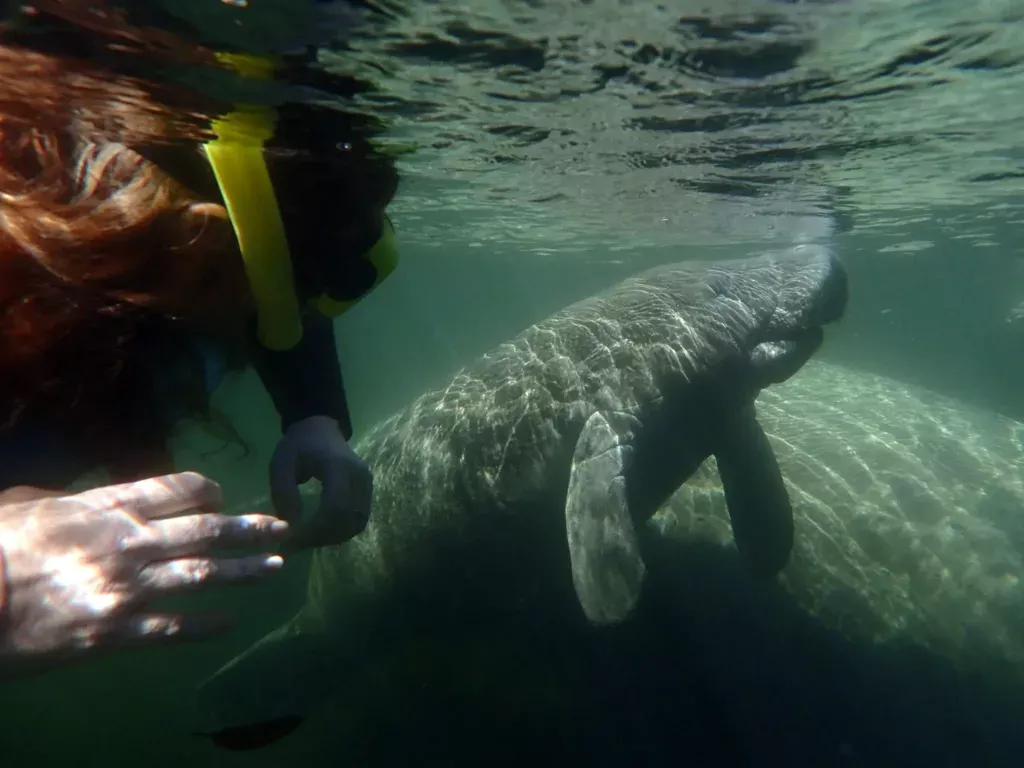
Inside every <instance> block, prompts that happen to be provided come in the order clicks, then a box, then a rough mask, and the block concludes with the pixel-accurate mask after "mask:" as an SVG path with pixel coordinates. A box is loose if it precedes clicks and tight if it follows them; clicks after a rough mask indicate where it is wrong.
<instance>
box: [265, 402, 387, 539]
mask: <svg viewBox="0 0 1024 768" xmlns="http://www.w3.org/2000/svg"><path fill="white" fill-rule="evenodd" d="M314 477H315V478H316V479H317V480H319V481H320V482H321V484H322V490H321V495H320V506H319V507H318V508H317V511H316V512H315V513H314V515H313V517H311V518H310V519H309V520H306V521H303V522H301V523H300V522H299V521H300V520H301V516H302V497H301V496H300V494H299V485H301V484H302V483H305V482H307V481H308V480H310V479H311V478H314ZM270 494H271V500H272V501H273V504H274V509H275V510H276V511H277V514H278V515H280V516H281V517H282V518H284V519H285V520H288V521H290V522H292V523H293V524H294V525H295V533H294V534H293V535H292V536H291V537H289V540H288V541H287V542H286V544H285V548H284V550H285V551H297V550H300V549H303V548H305V547H311V546H312V547H322V546H327V545H330V544H341V543H342V542H345V541H348V540H349V539H351V538H352V537H353V536H355V535H357V534H358V533H360V532H362V530H363V529H364V528H366V524H367V522H368V521H369V519H370V504H371V502H372V499H373V474H372V473H371V471H370V467H369V465H368V464H367V463H366V462H365V461H363V460H362V459H361V458H360V457H359V456H358V455H357V454H356V452H355V451H353V450H352V447H351V446H350V445H349V444H348V441H347V440H345V436H344V435H342V433H341V429H340V428H339V427H338V423H337V422H336V421H335V420H334V419H332V418H330V417H328V416H311V417H309V418H307V419H303V420H302V421H299V422H296V423H295V424H293V425H292V426H291V427H289V429H288V431H287V432H286V433H285V436H284V437H283V438H282V439H281V442H280V443H278V445H277V449H276V450H275V451H274V455H273V456H272V457H271V460H270Z"/></svg>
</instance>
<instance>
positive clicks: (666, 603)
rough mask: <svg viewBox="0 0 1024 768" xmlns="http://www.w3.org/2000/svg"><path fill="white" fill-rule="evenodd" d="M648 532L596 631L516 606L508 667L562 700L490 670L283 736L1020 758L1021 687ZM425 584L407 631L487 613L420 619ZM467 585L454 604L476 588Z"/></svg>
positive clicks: (518, 758)
mask: <svg viewBox="0 0 1024 768" xmlns="http://www.w3.org/2000/svg"><path fill="white" fill-rule="evenodd" d="M645 548H646V558H647V561H648V564H649V574H650V578H649V583H648V588H647V591H646V593H645V596H644V599H643V601H642V603H641V605H640V607H639V609H638V612H637V614H636V617H635V620H634V621H631V622H630V623H629V624H628V625H627V626H624V627H621V628H619V629H616V630H614V631H608V632H597V633H595V632H594V631H593V630H590V629H589V628H588V627H587V626H586V625H585V623H584V622H583V620H582V617H580V616H579V615H578V611H576V612H574V613H573V615H572V616H571V617H567V616H566V613H567V612H566V611H565V610H564V606H565V603H564V602H563V599H564V598H568V597H570V596H569V595H568V594H562V595H549V597H555V598H556V599H554V600H547V599H545V600H543V601H537V603H541V602H543V603H545V604H550V605H552V606H555V605H561V606H562V609H561V610H558V609H556V608H554V607H552V608H550V609H541V611H540V612H538V611H534V610H533V609H534V607H535V606H534V605H531V606H529V607H528V608H527V606H524V610H523V613H522V616H523V617H525V616H527V615H528V616H529V622H528V624H529V626H526V624H527V622H526V621H525V619H524V621H523V622H522V623H521V624H519V625H518V626H517V627H516V628H515V629H510V630H508V631H506V630H505V628H504V627H503V629H502V635H501V636H502V638H503V640H504V641H507V642H508V643H510V644H512V645H513V646H515V653H514V654H512V655H511V656H510V655H508V654H507V653H506V656H505V657H504V658H506V660H507V662H508V664H511V667H508V666H507V667H506V669H504V670H503V671H502V673H501V674H502V677H503V678H505V677H508V676H509V673H510V672H511V675H512V676H513V677H515V676H520V675H521V676H522V677H524V678H525V677H529V676H531V675H536V673H537V670H539V669H543V670H545V673H544V674H545V675H547V677H548V678H551V677H552V676H553V677H557V678H558V688H559V694H558V696H559V698H558V703H557V705H554V706H549V707H547V708H543V707H540V708H538V709H537V710H536V711H531V708H530V707H529V706H527V707H523V706H521V705H520V704H516V703H513V702H512V701H511V700H512V699H517V695H510V696H509V697H508V699H507V700H506V695H505V691H504V690H503V688H502V685H504V683H500V682H498V681H496V680H492V681H490V682H493V683H494V686H493V688H492V689H491V690H489V691H486V692H484V693H482V694H480V693H478V695H475V696H466V697H463V696H458V695H452V692H451V690H450V689H447V688H444V686H432V685H426V686H415V687H405V688H403V689H402V690H401V692H400V693H396V692H394V691H392V693H391V694H390V695H389V697H388V698H387V700H386V701H385V702H382V703H381V704H379V705H370V704H368V703H367V702H364V701H359V702H353V701H350V702H349V710H348V713H347V714H345V713H342V712H338V711H335V712H331V713H330V714H321V715H320V716H319V717H317V718H313V719H312V720H311V721H310V723H309V724H308V725H307V726H306V727H303V728H301V729H299V730H298V731H297V732H296V733H295V734H294V735H293V736H292V737H291V738H290V739H289V741H290V740H291V739H296V740H303V739H315V740H316V742H317V746H316V747H315V748H314V749H312V750H311V751H310V750H307V749H306V748H307V747H311V746H312V742H308V743H306V744H304V745H303V749H302V750H301V751H303V752H304V753H305V754H307V755H309V756H311V757H312V758H313V762H315V763H316V764H318V765H320V764H326V765H346V766H348V765H359V766H397V765H412V764H415V765H420V766H423V765H446V766H478V765H487V766H516V765H559V766H577V765H578V766H588V768H594V767H596V766H670V765H672V766H675V765H687V766H703V765H708V766H711V765H713V766H716V768H728V767H730V766H758V767H759V768H764V766H776V765H778V766H814V767H815V768H830V767H831V766H836V767H837V768H840V767H842V768H849V767H851V766H872V767H873V768H874V767H878V766H900V767H901V768H913V767H914V766H928V768H936V767H937V766H965V767H969V768H981V767H982V766H986V767H987V766H1007V767H1009V766H1014V767H1016V766H1020V765H1022V764H1024V729H1020V728H1019V727H1018V725H1017V724H1018V717H1017V715H1018V713H1020V712H1024V689H1022V688H1021V687H1019V686H1017V687H1014V686H1012V685H1010V684H1005V685H999V684H997V683H995V682H992V681H989V682H982V681H979V680H970V679H968V678H967V676H965V675H963V674H958V673H957V672H956V671H955V670H954V669H953V668H952V667H951V666H950V664H949V663H948V662H946V661H945V660H943V659H941V658H939V657H937V656H935V655H933V654H931V653H929V652H927V651H925V650H923V649H921V648H913V647H898V646H885V647H882V646H867V645H858V644H853V643H851V642H850V641H848V640H846V639H844V638H843V637H841V636H840V635H838V634H837V633H833V632H831V631H828V630H826V629H825V628H823V627H822V626H821V625H820V624H819V623H818V622H817V621H815V620H814V619H813V618H811V617H809V616H807V615H806V614H805V613H804V612H803V611H801V610H800V609H799V608H798V607H796V606H795V605H794V604H793V603H792V601H791V600H790V599H789V598H788V596H787V595H786V594H785V593H784V592H783V591H782V590H781V589H777V588H774V587H758V586H755V585H753V584H752V583H751V582H750V580H749V579H748V578H747V576H746V575H745V574H744V573H743V572H742V570H741V568H740V566H739V563H738V561H737V559H736V558H735V557H734V555H733V554H732V553H731V552H730V551H725V550H722V549H720V548H718V547H715V546H710V545H695V544H687V545H680V544H678V543H672V542H667V541H665V540H663V539H658V538H656V537H654V536H653V535H652V536H650V537H649V539H648V540H647V541H646V542H645ZM537 554H538V553H536V552H534V553H533V555H534V556H535V557H536V556H537ZM464 573H465V571H463V574H464ZM450 575H451V576H454V574H450ZM433 586H434V587H436V586H438V583H437V582H434V585H433ZM424 589H427V587H426V585H423V584H420V586H419V588H418V589H417V590H416V591H417V592H421V590H424ZM471 591H473V590H472V588H471ZM423 596H424V595H423V593H422V592H421V593H420V595H419V598H420V600H419V601H416V602H409V603H406V605H407V606H408V611H406V612H405V615H404V617H403V620H401V621H397V622H396V623H401V624H405V625H406V627H407V630H406V631H408V626H409V624H408V623H407V622H409V621H410V620H411V621H412V626H416V627H419V629H417V630H414V631H422V632H425V633H428V632H431V628H432V634H433V635H434V636H435V637H443V638H448V637H449V636H453V635H454V634H456V633H459V632H460V631H461V629H462V627H461V626H455V625H454V624H453V622H454V621H455V620H456V618H457V621H458V623H459V624H460V625H461V624H462V622H463V620H465V621H466V622H467V624H472V623H474V622H476V623H479V622H480V621H486V620H487V619H485V618H484V617H483V616H480V617H475V616H473V617H471V616H468V615H467V612H466V611H463V612H461V613H460V612H459V611H458V610H457V609H453V610H452V611H451V614H450V615H447V616H443V617H438V616H437V615H436V613H435V614H434V615H433V617H432V618H431V617H427V616H422V617H420V618H415V617H414V616H413V614H415V613H417V611H416V610H415V608H414V607H413V606H415V605H417V604H418V605H422V606H425V605H427V603H425V602H423V601H422V598H423ZM493 596H494V595H492V597H493ZM467 597H468V599H467V601H466V602H464V603H463V606H464V607H465V606H469V605H477V604H479V603H478V601H477V600H475V599H473V597H474V596H467ZM388 602H389V603H390V601H388ZM433 608H436V605H435V606H431V610H433ZM491 618H493V616H491ZM420 621H422V624H420ZM396 629H397V627H396ZM442 642H444V640H442ZM513 659H514V661H513ZM478 682H479V683H480V684H481V687H482V688H483V689H486V687H487V682H488V681H486V680H484V681H478ZM403 684H405V683H403ZM353 693H354V691H353ZM518 698H520V699H521V697H518ZM353 707H354V709H355V710H358V711H359V718H358V720H359V722H358V724H356V723H355V722H353V721H352V720H351V718H352V712H353V711H354V710H353ZM317 720H319V721H320V723H319V725H317V724H316V721H317ZM325 734H326V735H325ZM279 746H281V747H283V746H284V745H283V744H282V745H279ZM292 746H297V745H292ZM275 749H276V748H275Z"/></svg>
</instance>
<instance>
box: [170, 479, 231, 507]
mask: <svg viewBox="0 0 1024 768" xmlns="http://www.w3.org/2000/svg"><path fill="white" fill-rule="evenodd" d="M164 480H165V482H167V483H168V484H169V485H171V486H172V487H174V488H175V489H177V490H178V492H179V493H180V494H181V495H183V496H186V497H187V498H189V499H191V500H192V502H193V506H194V507H195V508H196V509H198V510H200V511H202V512H217V511H218V510H220V509H221V507H223V506H224V490H223V489H222V488H221V486H220V483H218V482H217V481H216V480H211V479H210V478H209V477H207V476H206V475H203V474H200V473H199V472H196V471H194V470H186V471H185V472H178V473H176V474H173V475H166V476H165V478H164Z"/></svg>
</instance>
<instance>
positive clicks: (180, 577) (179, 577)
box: [138, 554, 284, 600]
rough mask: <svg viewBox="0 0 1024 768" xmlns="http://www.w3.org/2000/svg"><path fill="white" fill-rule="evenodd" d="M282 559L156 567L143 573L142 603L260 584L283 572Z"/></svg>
mask: <svg viewBox="0 0 1024 768" xmlns="http://www.w3.org/2000/svg"><path fill="white" fill-rule="evenodd" d="M283 565H284V559H283V558H282V557H281V556H280V555H269V554H261V555H252V556H249V557H238V558H213V557H189V558H181V559H179V560H170V561H167V562H163V563H153V564H152V565H148V566H146V567H145V568H143V569H142V570H141V571H140V572H139V576H138V584H139V587H140V589H141V594H140V598H141V599H142V600H152V599H154V598H157V597H160V596H163V595H167V594H172V593H175V592H183V591H189V590H197V589H207V588H210V587H217V586H228V585H232V584H245V583H248V582H252V581H256V580H258V579H260V578H262V577H264V576H267V575H268V574H270V573H273V572H274V571H277V570H280V569H281V566H283Z"/></svg>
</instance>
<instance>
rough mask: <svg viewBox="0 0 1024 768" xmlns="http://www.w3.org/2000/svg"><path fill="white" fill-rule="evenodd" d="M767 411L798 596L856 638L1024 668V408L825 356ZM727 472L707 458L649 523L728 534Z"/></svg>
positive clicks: (1001, 668)
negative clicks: (789, 512)
mask: <svg viewBox="0 0 1024 768" xmlns="http://www.w3.org/2000/svg"><path fill="white" fill-rule="evenodd" d="M757 411H758V420H759V422H760V423H761V425H762V426H763V428H764V430H765V432H766V433H767V435H768V439H769V441H770V443H771V445H772V447H773V449H774V453H775V455H776V456H777V457H778V462H779V465H780V467H781V470H782V475H783V477H784V478H785V483H786V485H787V488H788V492H789V494H788V495H789V497H790V498H791V499H792V504H793V510H794V516H795V522H796V531H797V534H796V539H795V544H794V550H793V555H792V557H791V559H790V562H789V563H788V564H787V566H786V568H785V569H784V570H783V571H782V573H781V574H780V579H779V582H780V583H781V584H782V585H783V586H784V588H785V589H786V590H788V592H789V593H790V595H791V597H792V598H793V599H794V600H795V602H796V603H798V604H799V606H800V607H801V608H802V609H803V610H805V611H806V612H807V613H809V614H811V615H812V616H814V617H816V618H817V619H818V620H820V621H821V622H822V623H823V624H824V625H826V626H827V627H829V628H830V629H832V630H835V631H837V632H840V633H842V635H844V636H845V637H847V638H848V639H850V640H853V641H856V642H866V643H870V644H873V645H877V646H883V645H891V644H893V643H899V644H912V645H914V646H917V647H923V648H926V649H929V650H930V651H932V652H935V653H938V654H940V655H941V656H944V657H946V658H947V659H948V660H950V661H951V662H953V663H954V665H955V666H956V667H957V668H959V669H962V670H964V671H968V672H970V673H971V674H975V675H978V674H986V675H991V674H994V675H998V676H999V677H1000V678H1001V679H1004V680H1009V679H1016V680H1018V681H1022V682H1024V581H1022V580H1024V424H1021V423H1019V422H1016V421H1014V420H1012V419H1010V418H1007V417H1004V416H1001V415H998V414H995V413H990V412H985V411H983V410H980V409H978V408H975V407H970V406H967V405H965V404H962V403H959V402H957V401H955V400H953V399H950V398H948V397H944V396H940V395H938V394H936V393H934V392H931V391H929V390H927V389H924V388H922V387H918V386H913V385H908V384H905V383H903V382H900V381H896V380H893V379H889V378H886V377H884V376H879V375H877V374H872V373H867V372H863V371H857V370H853V369H848V368H844V367H841V366H839V365H835V364H830V363H824V362H821V361H812V362H811V363H810V364H809V365H807V366H806V368H804V370H803V371H801V374H800V375H799V376H797V377H794V378H793V379H791V380H789V381H787V382H785V383H784V384H781V385H780V386H778V387H773V388H771V389H766V390H764V391H763V392H761V393H760V395H759V396H758V399H757ZM724 479H725V478H724V477H723V478H721V479H720V478H719V476H718V472H716V470H715V459H714V458H713V457H712V458H710V459H709V460H708V461H707V462H706V463H705V464H704V466H702V467H701V468H700V469H699V470H698V471H697V472H696V473H695V474H694V475H693V476H692V477H691V478H690V479H689V481H688V482H687V483H686V485H685V486H683V487H681V488H680V489H679V490H678V491H677V492H676V493H675V494H674V495H673V496H672V498H671V499H670V500H669V501H668V503H666V504H665V505H664V507H663V508H662V509H661V510H660V511H659V512H658V513H657V514H656V515H655V516H654V518H653V519H652V520H651V521H650V527H651V528H653V529H655V530H656V531H658V532H659V533H660V534H661V535H663V536H666V537H669V538H672V539H675V540H677V541H693V540H704V541H707V540H710V541H714V542H718V543H720V544H723V545H726V546H731V544H730V542H731V539H732V533H731V532H730V530H729V514H728V512H727V510H726V506H727V504H729V503H731V498H730V495H729V493H728V491H724V490H723V489H722V480H724Z"/></svg>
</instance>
